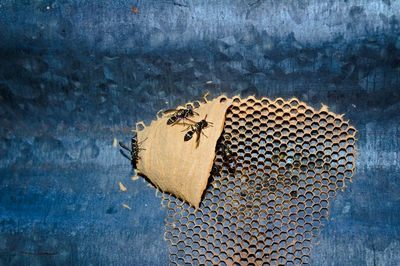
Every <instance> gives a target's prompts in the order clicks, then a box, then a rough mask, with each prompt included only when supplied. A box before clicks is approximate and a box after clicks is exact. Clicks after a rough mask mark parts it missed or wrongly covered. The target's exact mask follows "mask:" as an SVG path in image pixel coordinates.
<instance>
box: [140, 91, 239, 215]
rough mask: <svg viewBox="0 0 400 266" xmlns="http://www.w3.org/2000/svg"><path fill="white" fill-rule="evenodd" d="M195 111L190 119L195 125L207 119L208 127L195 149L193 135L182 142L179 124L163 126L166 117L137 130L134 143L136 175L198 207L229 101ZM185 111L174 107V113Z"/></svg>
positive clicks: (221, 100) (211, 103) (224, 99)
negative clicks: (136, 142)
mask: <svg viewBox="0 0 400 266" xmlns="http://www.w3.org/2000/svg"><path fill="white" fill-rule="evenodd" d="M198 104H199V107H198V108H196V109H195V110H194V111H196V112H197V113H198V114H199V116H197V115H195V116H193V117H191V118H190V119H192V120H194V121H196V122H198V121H200V120H202V119H204V117H205V116H206V115H207V119H206V120H207V121H208V122H212V123H213V124H212V126H208V127H207V128H205V129H203V133H204V134H205V135H206V136H207V137H206V136H204V135H203V134H201V136H200V143H199V145H198V147H196V137H197V136H196V133H195V134H194V135H193V137H192V139H191V140H189V141H184V140H183V139H184V136H185V134H186V131H184V130H185V128H186V127H187V126H186V127H185V126H183V125H182V123H181V122H180V123H179V124H176V125H173V126H171V125H167V120H168V118H169V116H167V115H164V116H163V117H158V118H157V120H154V121H152V122H151V124H150V126H147V127H146V126H144V124H143V123H141V122H139V123H138V124H137V126H138V125H142V126H143V127H144V128H143V129H142V130H137V140H138V142H139V143H140V142H142V143H141V145H140V146H141V148H143V150H141V151H140V153H139V157H140V158H139V160H138V163H137V171H138V172H139V173H140V174H143V175H145V176H146V177H148V178H149V179H150V180H151V182H153V184H154V185H156V186H157V187H158V188H159V189H161V190H162V191H163V192H168V193H172V194H174V195H175V196H177V197H179V198H181V199H183V200H185V201H187V202H189V203H190V204H192V205H193V206H195V207H196V208H198V207H199V204H200V201H201V196H202V194H203V191H204V190H205V188H206V187H207V182H208V177H209V176H210V171H211V169H212V165H213V161H214V157H215V146H216V143H217V140H218V138H219V137H220V135H221V132H222V130H223V126H224V122H225V114H226V110H227V109H228V107H229V106H230V105H231V104H232V100H231V99H228V98H227V97H226V96H224V95H221V96H219V97H218V98H215V99H213V100H212V101H208V102H207V103H200V102H198ZM180 108H185V107H181V106H180V107H178V108H177V109H180Z"/></svg>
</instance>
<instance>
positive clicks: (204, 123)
mask: <svg viewBox="0 0 400 266" xmlns="http://www.w3.org/2000/svg"><path fill="white" fill-rule="evenodd" d="M206 119H207V115H206V116H205V117H204V119H203V120H201V121H200V122H198V123H196V124H195V125H194V126H190V130H189V131H188V132H187V133H186V134H185V137H184V140H185V141H188V140H190V139H191V138H192V137H193V134H194V133H197V138H196V147H197V146H199V143H200V134H203V135H204V136H205V137H207V136H206V135H205V134H204V133H203V129H205V128H206V127H208V126H212V125H213V123H212V122H208V121H206ZM187 129H189V127H188V128H186V129H185V130H187Z"/></svg>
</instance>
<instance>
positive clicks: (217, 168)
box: [210, 164, 221, 176]
mask: <svg viewBox="0 0 400 266" xmlns="http://www.w3.org/2000/svg"><path fill="white" fill-rule="evenodd" d="M219 171H221V166H219V165H215V164H214V165H213V167H212V169H211V172H210V174H211V175H212V176H216V175H218V173H219Z"/></svg>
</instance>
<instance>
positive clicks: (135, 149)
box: [119, 134, 147, 168]
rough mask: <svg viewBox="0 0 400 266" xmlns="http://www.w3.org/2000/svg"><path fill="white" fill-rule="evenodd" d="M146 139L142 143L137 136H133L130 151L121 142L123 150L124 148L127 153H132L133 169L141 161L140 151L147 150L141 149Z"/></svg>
mask: <svg viewBox="0 0 400 266" xmlns="http://www.w3.org/2000/svg"><path fill="white" fill-rule="evenodd" d="M146 139H147V138H146ZM146 139H144V140H142V141H141V142H138V141H137V136H136V134H135V135H133V137H132V139H131V148H130V149H129V148H128V147H126V146H125V145H124V144H123V143H122V142H119V146H121V148H124V149H125V150H127V151H129V152H130V153H131V158H130V159H131V163H132V166H133V168H136V164H137V161H138V160H139V159H140V157H139V151H142V150H145V149H143V148H140V145H141V144H142V143H143V141H145V140H146Z"/></svg>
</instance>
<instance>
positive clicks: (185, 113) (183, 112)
mask: <svg viewBox="0 0 400 266" xmlns="http://www.w3.org/2000/svg"><path fill="white" fill-rule="evenodd" d="M171 112H174V113H173V114H172V116H171V117H170V118H169V119H168V121H167V125H174V124H176V123H177V122H179V121H182V122H183V123H184V124H185V120H188V121H190V122H192V123H196V122H194V121H193V120H191V119H189V118H188V117H190V116H194V115H199V114H198V113H196V112H195V111H193V109H192V106H191V105H189V106H188V107H187V108H186V109H169V110H166V111H164V112H163V113H164V114H167V113H171Z"/></svg>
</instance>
